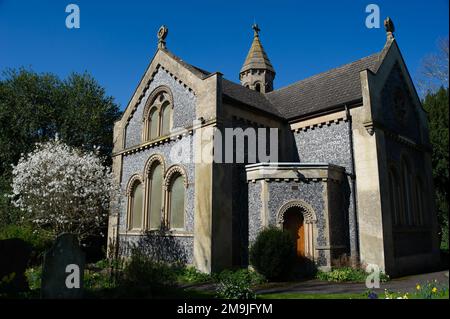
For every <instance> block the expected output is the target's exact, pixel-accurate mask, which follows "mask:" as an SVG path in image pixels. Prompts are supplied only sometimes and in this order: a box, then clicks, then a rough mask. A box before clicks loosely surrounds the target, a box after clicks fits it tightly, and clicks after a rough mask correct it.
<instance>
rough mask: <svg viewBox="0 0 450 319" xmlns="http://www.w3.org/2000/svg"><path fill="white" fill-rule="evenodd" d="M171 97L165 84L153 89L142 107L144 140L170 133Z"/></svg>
mask: <svg viewBox="0 0 450 319" xmlns="http://www.w3.org/2000/svg"><path fill="white" fill-rule="evenodd" d="M172 110H173V99H172V95H171V93H170V91H169V90H168V88H166V87H165V86H163V87H159V88H157V89H155V91H153V93H152V94H151V95H150V96H149V98H148V103H147V104H146V107H145V108H144V131H143V139H144V141H151V140H154V139H156V138H158V137H160V136H166V135H169V134H170V130H171V128H172Z"/></svg>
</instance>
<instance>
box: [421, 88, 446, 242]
mask: <svg viewBox="0 0 450 319" xmlns="http://www.w3.org/2000/svg"><path fill="white" fill-rule="evenodd" d="M448 93H449V92H448V88H443V87H441V88H440V89H439V90H438V91H437V92H436V93H431V92H430V93H428V94H427V96H426V97H425V99H424V101H423V106H424V108H425V110H426V111H427V113H428V121H429V129H430V142H431V144H432V146H433V154H432V165H433V181H434V186H435V193H436V206H437V210H438V211H437V212H438V219H439V225H440V227H441V229H442V235H443V236H442V239H443V240H444V242H443V246H447V247H448V207H449V203H448V195H449V193H448V190H449V186H450V185H449V179H448V164H449V163H448V157H449V152H448V147H449V145H448V139H449V135H448V134H449V132H448V108H449V107H448V102H449V101H448Z"/></svg>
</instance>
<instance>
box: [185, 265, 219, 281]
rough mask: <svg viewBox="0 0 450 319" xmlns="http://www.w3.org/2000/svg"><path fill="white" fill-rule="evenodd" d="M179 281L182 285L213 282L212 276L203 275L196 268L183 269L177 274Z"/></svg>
mask: <svg viewBox="0 0 450 319" xmlns="http://www.w3.org/2000/svg"><path fill="white" fill-rule="evenodd" d="M177 281H178V282H181V283H205V282H209V281H212V277H211V275H210V274H206V273H203V272H201V271H198V270H197V269H195V267H192V266H188V267H182V268H180V270H179V271H178V273H177Z"/></svg>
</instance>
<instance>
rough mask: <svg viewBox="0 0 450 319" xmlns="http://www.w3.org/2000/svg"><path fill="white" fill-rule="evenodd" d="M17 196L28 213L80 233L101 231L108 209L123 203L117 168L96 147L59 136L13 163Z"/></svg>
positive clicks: (49, 224) (54, 228)
mask: <svg viewBox="0 0 450 319" xmlns="http://www.w3.org/2000/svg"><path fill="white" fill-rule="evenodd" d="M12 189H13V193H12V194H11V198H12V202H13V204H14V205H15V206H17V207H19V208H20V209H21V210H22V212H23V217H24V219H27V220H30V221H32V222H33V223H35V224H37V225H39V226H41V227H45V228H46V229H50V230H52V231H53V232H54V233H55V235H57V234H60V233H63V232H70V233H74V234H77V235H78V237H79V238H80V239H83V238H85V237H86V236H89V235H95V234H100V231H101V229H102V228H103V227H105V225H106V222H107V216H108V211H110V210H113V209H116V208H117V207H118V204H119V203H118V199H119V196H118V194H119V192H118V187H117V186H116V185H115V183H114V180H113V176H112V173H111V170H110V169H108V168H105V166H103V164H102V159H101V158H99V157H98V156H97V155H96V154H95V153H93V152H83V151H81V150H79V149H76V148H72V147H70V146H68V145H66V144H64V143H62V142H60V141H58V140H54V141H50V142H47V143H38V144H36V148H35V149H34V151H32V152H31V153H29V154H27V155H22V157H21V158H20V160H19V162H18V164H17V165H16V166H13V183H12Z"/></svg>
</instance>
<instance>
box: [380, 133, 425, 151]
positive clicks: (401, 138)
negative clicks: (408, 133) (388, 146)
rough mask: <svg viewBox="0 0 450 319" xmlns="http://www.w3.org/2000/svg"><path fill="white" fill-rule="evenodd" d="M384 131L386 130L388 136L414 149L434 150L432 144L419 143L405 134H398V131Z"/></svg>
mask: <svg viewBox="0 0 450 319" xmlns="http://www.w3.org/2000/svg"><path fill="white" fill-rule="evenodd" d="M384 132H385V134H386V136H388V137H390V138H392V139H393V140H395V141H397V142H399V143H402V144H403V145H405V146H407V147H409V148H411V149H414V150H417V151H422V152H431V151H432V148H431V146H430V145H421V144H417V143H416V142H414V141H412V140H410V139H409V138H407V137H405V136H402V135H399V134H396V133H394V132H391V131H388V130H385V131H384Z"/></svg>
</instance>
